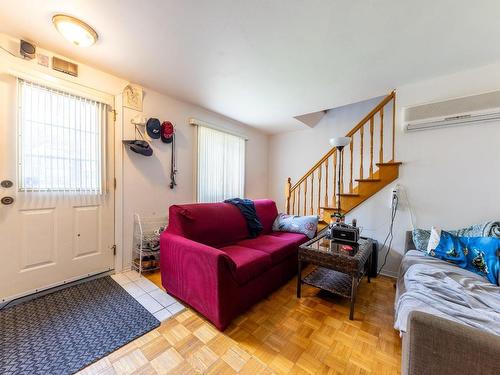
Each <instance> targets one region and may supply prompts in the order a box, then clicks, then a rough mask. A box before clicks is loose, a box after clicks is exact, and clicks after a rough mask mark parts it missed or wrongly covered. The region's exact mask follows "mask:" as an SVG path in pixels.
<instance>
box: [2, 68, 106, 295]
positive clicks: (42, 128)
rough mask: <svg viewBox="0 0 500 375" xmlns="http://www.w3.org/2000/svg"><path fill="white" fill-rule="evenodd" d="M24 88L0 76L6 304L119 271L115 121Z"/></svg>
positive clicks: (92, 106)
mask: <svg viewBox="0 0 500 375" xmlns="http://www.w3.org/2000/svg"><path fill="white" fill-rule="evenodd" d="M24 84H25V86H24V88H23V87H22V86H23V83H18V81H17V79H16V78H14V77H13V76H11V75H8V74H0V181H3V183H2V186H0V198H4V199H3V202H2V204H0V302H5V301H7V300H10V299H13V298H16V297H20V296H23V295H26V294H29V293H33V292H36V291H39V290H43V289H46V288H49V287H52V286H56V285H60V284H63V283H66V282H69V281H72V280H76V279H78V278H82V277H86V276H89V275H92V274H96V273H100V272H104V271H107V270H111V269H113V267H114V265H113V261H114V254H113V243H114V187H113V183H112V182H113V180H114V158H113V155H114V153H113V147H114V146H113V144H114V121H113V118H112V113H111V112H109V111H108V110H107V108H108V107H107V106H103V105H102V104H100V103H97V102H92V101H90V100H89V101H86V100H82V98H79V97H78V96H75V95H68V94H66V93H63V92H58V91H51V90H50V88H47V90H48V92H50V95H45V94H44V93H41V94H40V93H38V94H37V93H36V92H35V94H33V90H34V89H33V86H31V90H32V91H31V92H28V91H29V90H27V89H26V87H27V86H26V85H27V83H24ZM36 89H41V88H40V87H38V88H36ZM23 90H25V91H23ZM35 91H36V90H35ZM23 92H24V93H26V92H28V94H24V95H25V96H24V97H23ZM35 101H37V102H35ZM75 108H76V109H75ZM96 108H100V109H101V111H100V116H101V117H97V116H99V113H97V110H96ZM104 108H106V110H104ZM75 111H77V112H75ZM27 112H29V113H27ZM23 121H27V122H24V123H23ZM96 124H100V126H102V128H99V126H97V125H96ZM9 181H10V182H11V183H12V186H9V185H10V183H9ZM6 197H11V198H12V199H13V203H11V204H8V203H9V202H8V198H7V199H6Z"/></svg>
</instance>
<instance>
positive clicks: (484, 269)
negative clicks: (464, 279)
mask: <svg viewBox="0 0 500 375" xmlns="http://www.w3.org/2000/svg"><path fill="white" fill-rule="evenodd" d="M499 253H500V238H495V237H456V236H454V235H452V234H450V233H448V232H445V231H442V232H441V239H440V241H439V245H438V246H437V247H436V249H434V250H431V251H430V252H429V255H430V256H433V257H435V258H439V259H442V260H445V261H447V262H450V263H453V264H456V265H457V266H458V267H461V268H464V269H466V270H469V271H472V272H474V273H477V274H478V275H481V276H483V277H486V278H487V279H488V280H489V281H490V282H491V283H493V284H496V285H498V271H499V267H500V265H499V263H500V260H499V259H500V258H499Z"/></svg>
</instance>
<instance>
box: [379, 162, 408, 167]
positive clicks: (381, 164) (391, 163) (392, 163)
mask: <svg viewBox="0 0 500 375" xmlns="http://www.w3.org/2000/svg"><path fill="white" fill-rule="evenodd" d="M401 164H403V163H402V162H400V161H388V162H386V163H377V167H380V166H382V167H384V166H386V165H387V166H389V165H401Z"/></svg>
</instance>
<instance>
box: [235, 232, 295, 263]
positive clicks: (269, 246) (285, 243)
mask: <svg viewBox="0 0 500 375" xmlns="http://www.w3.org/2000/svg"><path fill="white" fill-rule="evenodd" d="M236 245H238V246H244V247H249V248H251V249H256V250H260V251H263V252H265V253H267V254H269V255H270V256H271V260H272V262H273V264H277V263H280V262H281V261H283V260H284V259H286V258H288V257H289V256H291V255H296V254H297V245H296V244H295V242H294V241H292V240H291V239H290V238H288V239H285V238H280V237H277V236H273V235H269V234H263V235H261V236H259V237H257V238H252V239H249V240H243V241H239V242H238V243H236Z"/></svg>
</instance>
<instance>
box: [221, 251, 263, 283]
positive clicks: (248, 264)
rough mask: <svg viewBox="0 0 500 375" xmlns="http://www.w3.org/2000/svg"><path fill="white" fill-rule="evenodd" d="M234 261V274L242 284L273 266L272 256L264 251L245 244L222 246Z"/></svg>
mask: <svg viewBox="0 0 500 375" xmlns="http://www.w3.org/2000/svg"><path fill="white" fill-rule="evenodd" d="M220 250H222V251H224V252H225V253H226V254H227V255H228V256H229V257H230V258H231V260H232V261H233V262H234V264H235V265H236V268H235V270H234V276H235V279H236V282H237V283H238V284H240V285H243V284H245V283H247V282H248V281H250V280H252V279H254V278H256V277H257V276H259V275H260V274H262V273H263V272H265V271H267V270H268V269H270V268H271V267H272V262H271V256H270V255H269V254H268V253H265V252H263V251H259V250H255V249H250V248H248V247H243V246H235V245H231V246H225V247H222V248H220Z"/></svg>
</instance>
